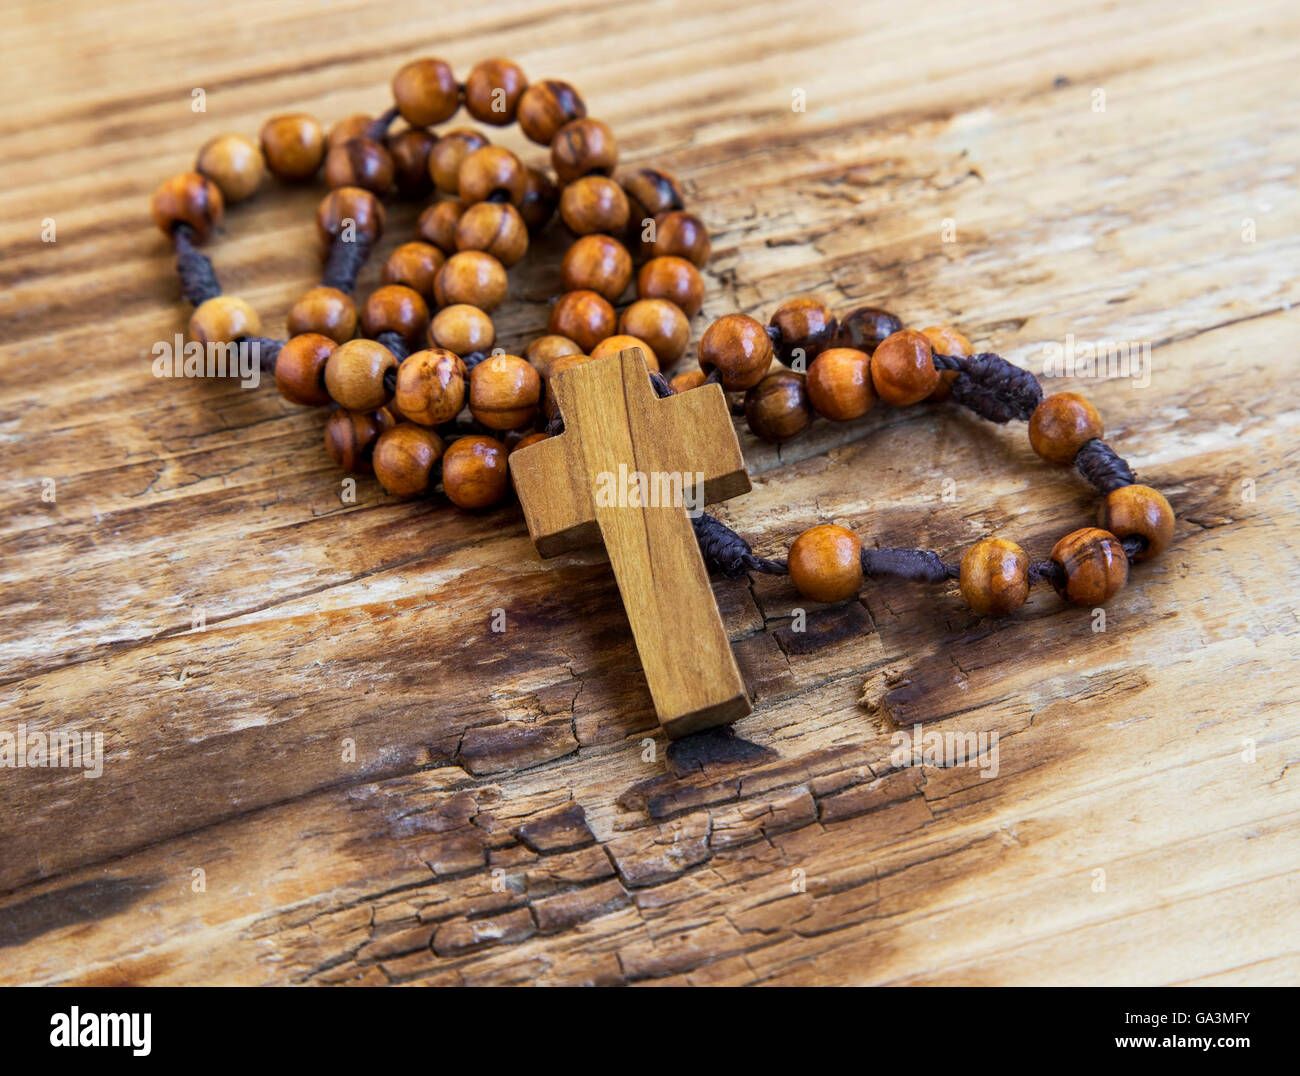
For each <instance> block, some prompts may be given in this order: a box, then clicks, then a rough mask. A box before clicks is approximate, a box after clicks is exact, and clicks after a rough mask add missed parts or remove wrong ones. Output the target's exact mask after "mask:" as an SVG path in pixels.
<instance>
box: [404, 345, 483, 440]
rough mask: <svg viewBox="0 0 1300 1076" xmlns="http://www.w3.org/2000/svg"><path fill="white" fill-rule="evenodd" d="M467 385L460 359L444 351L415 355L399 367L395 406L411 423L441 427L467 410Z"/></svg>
mask: <svg viewBox="0 0 1300 1076" xmlns="http://www.w3.org/2000/svg"><path fill="white" fill-rule="evenodd" d="M468 382H469V374H468V372H467V371H466V370H465V364H464V363H463V362H461V361H460V358H459V356H457V355H455V354H453V353H452V352H450V351H447V350H445V349H443V348H429V349H427V350H425V351H416V352H413V353H412V354H410V355H408V356H407V357H406V358H405V359H404V360H403V361H402V363H401V364H400V365H399V366H398V367H397V389H396V391H395V392H394V394H393V403H395V404H396V405H397V409H398V410H399V411H400V412H401V413H402V414H403V415H405V416H406V417H407V418H408V419H410V420H411V421H412V422H418V423H419V424H420V425H421V426H441V425H442V424H443V423H444V422H450V421H451V420H452V419H454V418H455V417H456V416H457V415H459V414H460V412H461V409H462V408H463V407H464V406H465V393H466V391H467V385H468Z"/></svg>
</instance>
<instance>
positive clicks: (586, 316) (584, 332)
mask: <svg viewBox="0 0 1300 1076" xmlns="http://www.w3.org/2000/svg"><path fill="white" fill-rule="evenodd" d="M615 322H616V318H615V317H614V308H613V307H612V306H610V305H609V302H608V300H606V299H605V298H604V296H601V295H597V294H596V293H595V292H594V291H587V290H583V291H568V292H565V293H564V294H563V295H561V296H560V297H559V299H557V300H556V302H555V305H554V306H553V307H551V318H550V322H549V323H548V326H547V328H548V329H549V331H550V332H552V333H555V334H558V335H559V336H567V337H568V338H569V339H570V340H572V341H573V342H574V343H575V344H577V345H578V347H579V348H581V349H582V354H584V355H589V354H591V349H592V348H594V347H595V346H596V345H597V344H599V343H600V342H601V341H602V340H604V339H605V337H607V336H612V335H613V334H614V325H615Z"/></svg>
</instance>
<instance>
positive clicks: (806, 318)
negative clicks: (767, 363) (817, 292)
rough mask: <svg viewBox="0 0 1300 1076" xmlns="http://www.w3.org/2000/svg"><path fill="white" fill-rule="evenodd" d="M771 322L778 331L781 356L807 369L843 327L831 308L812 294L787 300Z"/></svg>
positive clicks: (796, 366)
mask: <svg viewBox="0 0 1300 1076" xmlns="http://www.w3.org/2000/svg"><path fill="white" fill-rule="evenodd" d="M768 324H769V325H771V326H772V328H774V329H776V331H777V333H778V337H777V341H776V354H777V357H778V358H779V359H780V360H781V361H782V362H783V363H785V364H786V365H787V366H793V367H794V368H795V369H796V370H807V369H808V366H809V364H810V363H811V362H812V361H813V359H815V358H816V357H817V356H818V355H820V354H821V353H822V352H823V351H824V350H826V348H828V347H830V346H831V343H832V342H833V341H834V339H835V333H836V332H837V331H838V329H839V322H838V321H836V319H835V315H834V314H833V313H832V312H831V308H830V307H829V306H827V305H826V304H825V303H824V302H822V301H821V300H820V299H818V298H817V297H816V296H812V295H802V296H799V297H798V298H795V299H787V300H786V301H785V302H784V303H782V304H781V305H780V306H778V307H777V308H776V310H775V312H773V314H772V317H771V319H770V320H769V322H768ZM801 360H802V361H801Z"/></svg>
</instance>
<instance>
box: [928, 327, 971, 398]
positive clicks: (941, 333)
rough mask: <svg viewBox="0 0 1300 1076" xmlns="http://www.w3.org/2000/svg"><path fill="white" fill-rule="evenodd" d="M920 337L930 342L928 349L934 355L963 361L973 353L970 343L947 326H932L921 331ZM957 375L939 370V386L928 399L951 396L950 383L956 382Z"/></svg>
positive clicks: (953, 371) (953, 372) (952, 371)
mask: <svg viewBox="0 0 1300 1076" xmlns="http://www.w3.org/2000/svg"><path fill="white" fill-rule="evenodd" d="M921 335H922V336H924V337H925V338H926V339H927V340H929V341H930V347H931V348H932V349H933V351H934V353H935V354H936V355H951V356H953V357H954V358H958V359H965V358H969V357H970V356H971V355H973V354H974V353H975V351H974V349H973V348H972V347H971V344H970V341H969V340H967V339H966V337H964V336H962V334H961V333H959V332H958V331H957V330H956V329H953V328H950V327H948V326H947V325H932V326H931V327H930V328H928V329H922V330H921ZM957 373H958V371H956V370H940V371H939V384H937V385H936V386H935V387H934V391H933V392H932V393H930V399H932V400H946V399H947V398H948V397H949V396H951V395H952V383H953V382H954V381H956V380H957Z"/></svg>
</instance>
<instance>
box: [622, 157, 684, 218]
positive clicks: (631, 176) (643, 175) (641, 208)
mask: <svg viewBox="0 0 1300 1076" xmlns="http://www.w3.org/2000/svg"><path fill="white" fill-rule="evenodd" d="M619 184H620V185H621V186H622V188H623V193H624V194H626V195H627V201H628V211H629V217H628V220H629V223H630V225H631V227H632V229H633V230H634V231H636V232H640V231H641V229H642V228H643V227H644V226H645V222H646V221H648V220H653V219H654V218H655V217H657V216H659V214H661V213H668V212H671V211H672V210H674V209H682V208H683V207H684V206H685V205H686V200H685V199H684V198H683V197H682V188H681V185H680V184H679V183H678V182H677V180H676V179H675V178H674V177H673V176H671V175H670V174H669V173H667V172H661V171H659V170H658V169H655V168H638V169H636V170H635V171H632V172H626V173H624V174H622V175H620V176H619Z"/></svg>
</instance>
